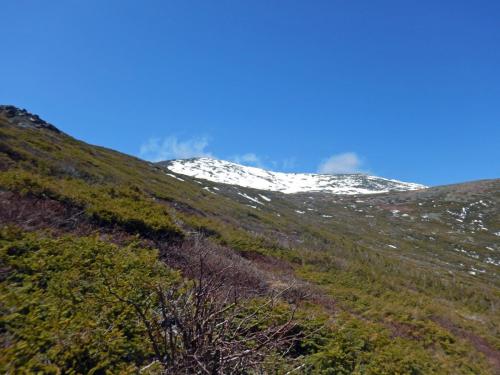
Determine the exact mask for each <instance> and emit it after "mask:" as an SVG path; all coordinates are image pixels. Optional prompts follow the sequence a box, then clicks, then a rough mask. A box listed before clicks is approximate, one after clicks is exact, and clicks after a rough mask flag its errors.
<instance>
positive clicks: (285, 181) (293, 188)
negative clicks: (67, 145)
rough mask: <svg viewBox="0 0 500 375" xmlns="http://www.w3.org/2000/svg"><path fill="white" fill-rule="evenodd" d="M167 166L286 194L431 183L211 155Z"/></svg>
mask: <svg viewBox="0 0 500 375" xmlns="http://www.w3.org/2000/svg"><path fill="white" fill-rule="evenodd" d="M158 164H159V165H161V166H163V167H165V168H166V169H168V170H170V171H173V172H176V173H179V174H183V175H187V176H191V177H195V178H200V179H205V180H209V181H212V182H217V183H224V184H229V185H238V186H243V187H251V188H255V189H260V190H270V191H279V192H282V193H285V194H293V193H303V192H328V193H332V194H345V195H364V194H373V193H385V192H389V191H407V190H419V189H425V188H427V186H425V185H421V184H417V183H410V182H403V181H398V180H394V179H388V178H383V177H378V176H372V175H368V174H363V173H344V174H319V173H284V172H273V171H269V170H265V169H263V168H258V167H253V166H245V165H241V164H237V163H234V162H230V161H225V160H219V159H215V158H209V157H198V158H189V159H174V160H167V161H163V162H159V163H158Z"/></svg>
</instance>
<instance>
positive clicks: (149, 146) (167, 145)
mask: <svg viewBox="0 0 500 375" xmlns="http://www.w3.org/2000/svg"><path fill="white" fill-rule="evenodd" d="M207 146H208V139H207V138H205V137H204V138H193V139H188V140H185V141H179V140H178V139H177V137H166V138H164V139H161V138H151V139H149V140H148V141H147V142H145V143H143V144H142V145H141V148H140V150H139V156H140V157H141V158H143V159H146V160H149V161H153V162H156V161H162V160H169V159H186V158H194V157H212V154H211V153H210V152H208V151H206V150H205V149H206V147H207Z"/></svg>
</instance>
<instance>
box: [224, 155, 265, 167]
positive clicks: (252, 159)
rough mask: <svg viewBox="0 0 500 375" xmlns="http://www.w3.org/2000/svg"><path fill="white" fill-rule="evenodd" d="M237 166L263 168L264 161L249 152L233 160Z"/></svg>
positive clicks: (234, 157)
mask: <svg viewBox="0 0 500 375" xmlns="http://www.w3.org/2000/svg"><path fill="white" fill-rule="evenodd" d="M231 159H232V160H233V161H234V162H235V163H237V164H244V165H253V166H258V167H262V165H263V164H262V160H261V158H260V157H258V156H257V155H256V154H254V153H253V152H249V153H246V154H243V155H236V156H233V157H232V158H231Z"/></svg>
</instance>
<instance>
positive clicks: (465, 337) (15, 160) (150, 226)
mask: <svg viewBox="0 0 500 375" xmlns="http://www.w3.org/2000/svg"><path fill="white" fill-rule="evenodd" d="M0 169H1V170H2V172H1V174H0V187H1V194H2V198H3V201H2V204H3V206H2V208H3V214H2V224H3V226H5V225H7V224H10V225H16V226H17V227H21V232H22V233H21V234H16V235H13V234H11V233H10V232H9V233H4V234H3V235H2V245H3V249H4V252H3V253H2V254H3V263H4V266H3V267H2V268H5V269H8V270H9V272H10V273H9V272H7V275H9V276H8V277H6V278H4V279H3V280H4V282H3V286H4V287H5V288H7V289H6V290H10V289H11V287H12V285H17V284H15V283H19V282H18V280H17V281H13V279H12V278H11V277H12V276H13V275H14V276H15V275H17V274H22V271H21V270H17V268H16V266H15V264H17V262H18V261H19V259H18V257H21V258H20V259H24V258H22V257H24V255H23V254H26V253H25V252H20V254H21V255H19V254H18V253H17V252H15V251H14V252H13V250H12V246H13V245H12V244H13V243H17V242H19V241H21V242H23V241H24V242H26V241H28V242H30V243H31V242H35V243H38V242H43V241H52V239H53V238H54V236H55V237H56V238H58V237H61V236H62V235H68V234H69V235H70V237H71V240H68V241H77V242H78V241H80V242H82V243H87V242H88V241H90V239H89V236H92V235H95V233H96V232H97V233H100V237H99V241H103V242H104V243H107V244H110V243H117V244H118V246H119V248H122V247H123V246H125V247H126V246H127V244H129V243H131V242H133V241H137V240H139V241H142V242H141V243H142V245H144V246H146V245H147V246H146V247H153V248H158V249H159V250H160V255H161V256H162V259H164V260H165V261H166V262H167V263H169V264H170V265H171V266H176V263H175V261H173V260H172V259H170V258H169V254H170V252H169V251H170V250H169V249H170V248H171V247H172V246H179V244H182V243H183V242H185V241H189V238H190V237H191V236H192V233H193V232H200V231H201V232H203V233H204V234H205V235H206V236H208V238H209V239H210V240H211V241H213V242H214V243H216V244H218V245H220V246H222V247H221V251H223V250H222V249H226V250H224V251H230V252H231V251H232V252H235V253H236V256H240V257H242V258H244V259H246V260H247V263H243V264H246V265H247V266H248V267H251V266H253V267H255V268H257V269H260V270H263V272H264V273H263V274H262V275H261V276H262V277H263V278H267V279H266V280H265V281H266V283H267V285H268V287H272V286H273V285H280V284H283V283H285V282H290V281H291V280H296V283H297V284H298V285H300V288H301V289H300V290H298V292H300V293H298V295H299V297H295V300H296V302H298V303H300V304H301V306H302V309H304V311H307V312H308V313H310V314H312V315H313V316H317V319H318V321H320V320H321V317H322V316H323V315H324V314H326V316H327V317H328V319H327V326H328V327H329V328H328V329H325V332H323V333H322V337H319V338H316V339H315V340H314V342H313V343H309V342H305V343H303V345H304V347H306V349H304V353H305V354H308V353H309V354H311V355H310V357H308V358H309V360H310V361H311V362H313V363H314V364H315V365H314V366H315V367H314V368H315V369H316V371H318V372H328V369H330V370H331V371H333V369H335V371H337V372H339V371H340V369H341V368H343V369H344V370H345V372H346V373H348V372H352V371H359V372H364V373H370V372H371V373H380V372H383V371H385V372H387V373H394V372H396V371H400V372H412V371H413V372H414V373H431V372H437V373H493V372H494V371H495V370H494V368H495V367H496V368H497V370H498V366H499V362H498V360H499V359H498V358H499V357H498V356H499V350H500V342H499V340H498V337H499V335H498V323H499V320H498V314H497V308H498V301H499V289H498V272H497V271H496V266H494V265H492V264H488V263H485V262H484V260H485V259H486V258H487V257H488V256H493V255H492V254H494V255H496V253H495V251H498V250H499V249H498V247H497V245H496V242H498V241H495V240H496V239H497V238H498V237H496V238H495V236H494V235H493V234H492V233H491V232H493V231H494V229H495V228H496V230H497V231H498V230H500V227H499V221H498V220H499V219H498V208H497V207H498V198H499V197H498V192H499V190H500V189H499V183H498V181H492V182H484V183H478V184H476V185H470V186H469V187H468V188H467V187H450V188H441V189H432V190H429V192H425V193H399V194H388V195H379V196H372V197H363V198H361V200H363V202H357V201H359V199H357V198H352V197H343V198H341V197H332V196H328V195H320V194H317V195H314V196H313V199H310V198H309V197H310V196H311V195H307V194H305V195H295V196H285V195H282V194H274V193H273V194H271V193H265V195H266V196H269V197H270V198H271V199H272V200H271V202H267V203H266V204H265V205H262V206H259V207H258V208H257V209H255V208H252V207H250V206H249V204H251V205H255V204H254V203H252V202H249V201H245V198H242V197H241V196H238V195H237V194H236V193H237V191H241V192H246V193H247V194H249V195H252V196H256V193H257V192H256V191H252V190H251V189H243V188H235V187H230V186H223V185H216V184H212V183H209V182H204V181H203V182H201V184H200V181H198V182H197V181H195V180H193V179H190V178H186V177H184V176H179V177H181V178H182V179H183V180H184V181H180V180H178V179H176V178H173V177H171V176H168V175H167V174H165V171H164V170H163V169H161V168H160V167H158V166H156V165H154V164H151V163H147V162H144V161H141V160H139V159H136V158H133V157H130V156H127V155H124V154H121V153H118V152H115V151H112V150H108V149H105V148H101V147H96V146H90V145H87V144H85V143H82V142H80V141H77V140H75V139H73V138H71V137H69V136H67V135H64V134H60V133H55V132H53V131H49V130H42V129H30V128H20V127H18V126H17V125H16V124H11V123H9V121H8V120H7V119H6V118H2V117H1V116H0ZM213 186H216V187H218V188H219V190H215V189H211V191H208V190H206V189H203V188H204V187H213ZM479 200H484V201H486V202H487V204H488V205H489V209H487V210H486V214H485V216H484V217H482V220H483V221H482V222H483V223H484V225H485V226H486V227H488V228H490V230H489V231H483V230H479V231H478V230H474V229H475V228H474V227H473V225H475V224H474V223H473V222H472V220H474V218H472V217H469V218H467V219H466V222H465V224H463V225H462V224H460V223H459V222H458V221H456V218H455V217H454V216H453V215H452V214H449V213H447V211H446V210H448V211H450V212H460V210H461V207H463V206H464V205H470V204H471V203H474V202H477V201H479ZM30 207H31V208H33V207H43V209H44V210H45V211H44V212H47V213H48V214H47V215H45V217H42V218H41V219H40V218H39V219H38V220H37V218H36V217H34V213H30V212H29V211H30V210H29V208H30ZM395 209H398V210H399V211H400V213H401V214H402V213H407V214H408V215H409V216H408V217H406V216H405V217H401V215H400V214H396V215H395V214H394V213H393V212H392V211H393V210H395ZM474 209H478V208H474ZM474 209H472V211H474ZM297 210H299V211H303V212H305V213H304V214H299V213H297V212H296V211H297ZM360 210H362V211H363V212H360ZM27 211H28V214H26V212H27ZM481 212H483V211H481ZM429 213H431V214H432V215H430V218H428V217H429V215H428V214H429ZM49 214H50V215H49ZM23 215H24V216H23ZM323 215H327V216H331V217H324V216H323ZM450 215H451V216H450ZM476 215H477V214H476ZM49 216H50V218H51V219H50V220H49V218H48V217H49ZM422 216H424V217H427V218H423V217H422ZM75 218H76V219H75ZM476 219H477V217H476ZM467 220H469V221H470V222H467ZM47 229H50V232H47V231H46V230H47ZM26 232H33V233H34V234H31V235H28V234H26ZM16 233H17V232H16ZM26 236H28V237H27V238H28V239H26ZM30 236H32V237H30ZM47 238H49V239H47ZM16 241H17V242H16ZM24 242H23V243H24ZM388 245H392V246H395V247H397V249H394V248H392V247H389V246H388ZM36 246H39V245H36ZM110 246H111V245H110ZM113 246H115V245H113ZM41 247H42V248H45V247H43V246H41ZM84 247H85V246H84ZM486 247H490V248H493V253H492V254H490V253H489V252H492V251H491V250H485V249H486ZM63 248H64V251H70V249H71V248H69V250H68V248H67V247H63ZM458 248H460V249H462V248H463V249H465V250H466V251H468V253H463V252H460V251H457V250H456V249H458ZM472 252H473V253H472ZM471 255H474V256H476V255H477V256H478V259H476V258H474V257H471ZM30 259H31V258H30ZM112 259H113V260H112V261H113V262H118V261H117V258H115V257H114V258H112ZM248 260H249V261H250V262H248ZM148 262H152V260H148ZM78 264H79V263H76V265H77V266H78ZM460 264H463V266H461V265H460ZM30 267H32V265H31V263H30ZM68 267H72V265H71V266H68ZM78 267H79V266H78ZM140 267H150V266H148V265H144V264H140ZM118 268H119V267H118ZM473 269H478V270H484V271H485V272H477V274H476V275H471V274H470V273H469V272H470V271H471V270H473ZM13 270H17V271H13ZM265 271H267V273H265ZM16 272H17V273H16ZM30 272H35V271H30ZM37 272H41V273H42V274H43V272H44V271H43V269H42V270H39V271H37ZM61 272H62V271H61ZM64 272H66V271H64ZM162 272H163V271H162ZM259 275H260V274H259ZM16 277H17V276H16ZM23 285H24V284H23ZM55 285H58V284H55ZM303 292H304V293H305V294H308V295H309V297H306V296H304V293H303ZM26 293H27V295H28V296H29V295H30V293H32V292H30V291H26ZM311 296H312V297H311ZM12 298H13V297H12V295H10V294H9V295H8V298H7V301H3V302H4V303H7V304H9V303H10V304H11V305H9V306H10V307H9V308H10V310H16V309H19V306H17V305H16V304H18V303H20V302H17V301H15V300H12ZM332 305H333V306H334V307H333V308H332ZM96 308H97V307H96ZM99 308H101V307H99ZM99 311H100V310H99ZM17 314H21V315H22V312H21V313H19V312H17ZM81 324H82V325H83V326H85V324H86V323H85V320H84V319H82V323H81ZM3 327H4V329H7V331H9V330H10V331H9V334H11V335H12V336H11V337H10V338H9V341H8V342H7V347H8V348H9V349H8V350H10V349H12V345H11V344H12V342H14V343H17V344H19V342H21V341H22V340H21V339H20V338H19V336H18V334H19V332H18V331H16V330H15V329H14V328H12V326H11V325H9V323H8V322H7V323H5V322H4V323H3ZM5 327H6V328H5ZM87 328H88V327H87ZM50 329H54V328H50ZM90 332H92V331H90ZM134 337H135V336H134ZM26 340H27V341H29V340H28V339H26ZM4 345H5V343H4ZM30 345H34V344H33V343H30ZM308 345H310V346H311V348H309V347H308ZM14 346H15V345H14ZM120 350H121V351H123V350H125V351H127V350H128V351H130V352H131V353H132V352H133V353H136V354H134V356H135V357H134V358H129V359H124V357H123V355H121V356H120V355H117V356H116V357H113V359H112V361H111V362H112V363H113V365H111V364H108V365H107V366H111V367H110V368H114V369H116V368H118V367H119V366H122V367H120V368H125V367H126V365H125V364H124V363H121V362H120V361H122V362H127V361H129V362H131V363H137V364H140V363H141V361H143V360H144V358H146V357H147V354H145V351H146V349H144V348H143V347H142V346H141V347H139V346H134V348H125V349H124V348H122V347H120V349H119V350H118V349H116V352H118V353H121V352H120ZM8 353H10V352H8ZM137 353H138V354H137ZM11 355H13V354H12V353H11ZM26 355H27V356H29V354H26ZM389 358H391V359H389ZM113 361H114V362H113ZM111 362H110V363H111ZM99 363H100V362H99ZM116 363H119V364H116ZM18 366H22V365H21V364H18ZM103 366H104V367H105V366H106V365H103ZM113 366H115V367H113ZM116 366H118V367H116ZM123 366H125V367H123ZM132 367H133V366H132ZM87 370H88V369H87ZM80 371H85V370H80Z"/></svg>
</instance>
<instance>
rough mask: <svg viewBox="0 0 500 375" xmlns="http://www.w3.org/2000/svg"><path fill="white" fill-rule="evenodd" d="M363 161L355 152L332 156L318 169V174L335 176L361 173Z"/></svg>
mask: <svg viewBox="0 0 500 375" xmlns="http://www.w3.org/2000/svg"><path fill="white" fill-rule="evenodd" d="M362 164H363V163H362V161H361V160H360V158H359V157H358V155H356V153H354V152H345V153H343V154H337V155H333V156H330V157H329V158H328V159H325V160H323V162H322V163H321V164H320V165H319V167H318V173H324V174H335V173H357V172H362V171H361V165H362Z"/></svg>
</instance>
